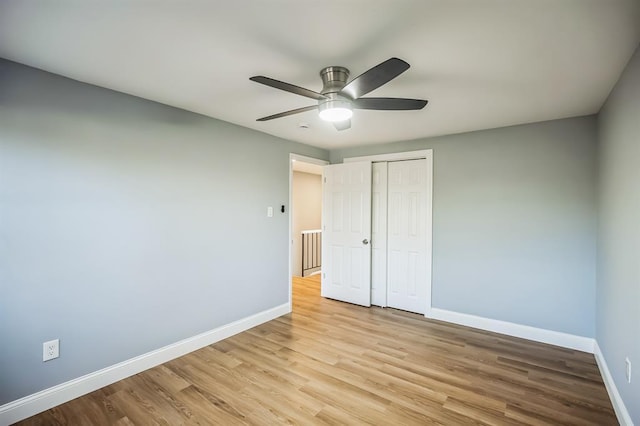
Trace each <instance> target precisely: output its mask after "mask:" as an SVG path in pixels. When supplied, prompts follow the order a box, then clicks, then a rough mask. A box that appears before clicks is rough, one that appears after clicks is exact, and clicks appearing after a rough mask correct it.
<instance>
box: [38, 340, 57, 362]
mask: <svg viewBox="0 0 640 426" xmlns="http://www.w3.org/2000/svg"><path fill="white" fill-rule="evenodd" d="M59 356H60V340H59V339H56V340H49V341H48V342H44V343H43V344H42V361H49V360H52V359H55V358H58V357H59Z"/></svg>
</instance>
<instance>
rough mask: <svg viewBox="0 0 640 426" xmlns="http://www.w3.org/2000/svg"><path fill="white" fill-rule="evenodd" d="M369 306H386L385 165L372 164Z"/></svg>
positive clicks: (384, 163)
mask: <svg viewBox="0 0 640 426" xmlns="http://www.w3.org/2000/svg"><path fill="white" fill-rule="evenodd" d="M371 304H372V305H376V306H383V307H384V306H387V163H386V162H381V163H373V165H372V179H371Z"/></svg>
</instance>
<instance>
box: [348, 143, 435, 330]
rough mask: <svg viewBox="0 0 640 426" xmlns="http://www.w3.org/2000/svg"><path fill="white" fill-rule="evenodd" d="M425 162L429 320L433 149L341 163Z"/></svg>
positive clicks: (426, 314) (427, 313)
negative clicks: (421, 160) (422, 160)
mask: <svg viewBox="0 0 640 426" xmlns="http://www.w3.org/2000/svg"><path fill="white" fill-rule="evenodd" d="M420 159H426V160H427V188H426V189H427V200H429V205H428V207H427V211H426V214H427V250H426V251H427V266H428V268H429V271H428V273H427V280H428V283H427V300H426V307H427V308H426V310H425V313H424V316H425V317H427V318H431V317H432V315H431V309H432V306H431V287H432V283H433V149H424V150H420V151H408V152H393V153H389V154H378V155H365V156H362V157H349V158H345V159H344V160H343V162H345V163H350V162H353V161H371V162H372V163H375V162H377V161H402V160H420Z"/></svg>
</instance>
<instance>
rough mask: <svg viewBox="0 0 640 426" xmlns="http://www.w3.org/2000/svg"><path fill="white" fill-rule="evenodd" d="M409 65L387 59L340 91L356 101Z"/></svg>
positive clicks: (396, 59) (393, 59)
mask: <svg viewBox="0 0 640 426" xmlns="http://www.w3.org/2000/svg"><path fill="white" fill-rule="evenodd" d="M409 66H410V65H409V64H408V63H406V62H405V61H403V60H402V59H398V58H391V59H387V60H386V61H384V62H382V63H381V64H378V65H376V66H375V67H373V68H371V69H370V70H368V71H365V72H364V73H362V74H360V75H359V76H358V77H356V78H354V79H353V80H351V82H349V83H348V84H347V85H346V86H344V87H343V88H342V90H341V91H340V93H341V94H344V95H346V96H348V97H350V98H351V99H358V98H359V97H360V96H364V95H366V94H367V93H369V92H371V91H372V90H374V89H377V88H378V87H380V86H382V85H383V84H385V83H388V82H389V81H391V80H393V79H394V78H396V77H397V76H399V75H400V74H402V73H403V72H405V71H406V70H408V69H409Z"/></svg>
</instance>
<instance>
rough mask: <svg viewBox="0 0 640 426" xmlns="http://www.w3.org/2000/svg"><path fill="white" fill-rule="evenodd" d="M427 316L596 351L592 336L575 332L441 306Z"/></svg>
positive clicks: (523, 337) (581, 349) (538, 340)
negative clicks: (570, 332) (442, 307)
mask: <svg viewBox="0 0 640 426" xmlns="http://www.w3.org/2000/svg"><path fill="white" fill-rule="evenodd" d="M427 317H428V318H431V319H436V320H440V321H446V322H451V323H454V324H458V325H464V326H467V327H472V328H479V329H480V330H485V331H492V332H494V333H500V334H506V335H507V336H513V337H520V338H522V339H528V340H533V341H534V342H540V343H547V344H550V345H556V346H561V347H563V348H568V349H574V350H578V351H582V352H588V353H590V354H592V353H593V351H594V343H595V341H594V339H592V338H590V337H583V336H576V335H574V334H568V333H562V332H560V331H553V330H545V329H543V328H536V327H531V326H528V325H522V324H516V323H513V322H507V321H500V320H495V319H491V318H484V317H479V316H476V315H470V314H462V313H459V312H453V311H448V310H445V309H440V308H431V309H430V310H429V311H428V312H427Z"/></svg>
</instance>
